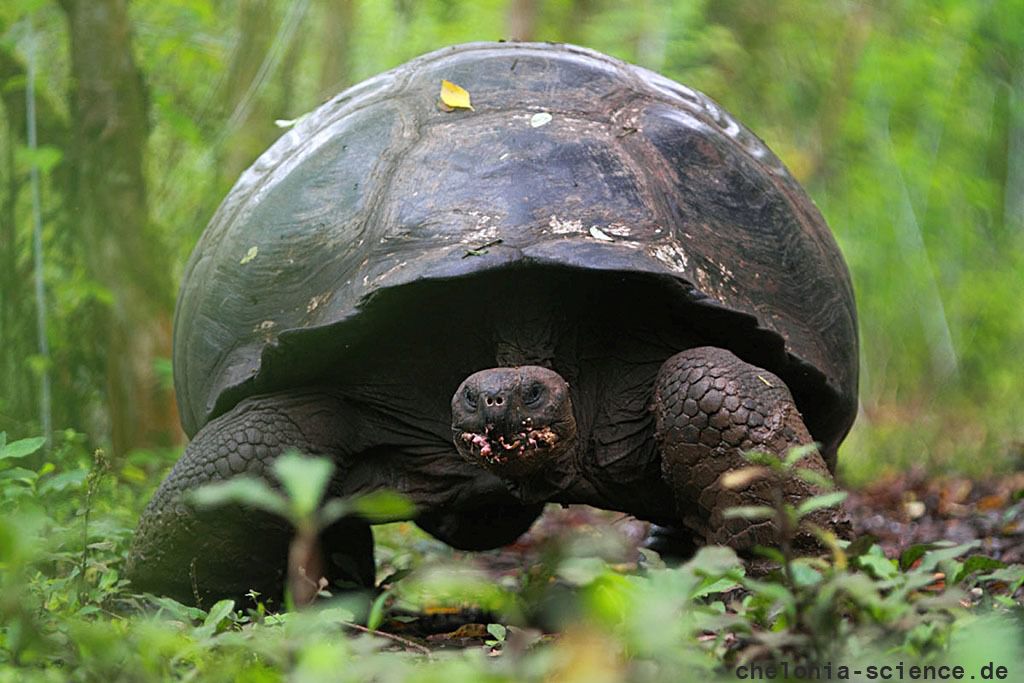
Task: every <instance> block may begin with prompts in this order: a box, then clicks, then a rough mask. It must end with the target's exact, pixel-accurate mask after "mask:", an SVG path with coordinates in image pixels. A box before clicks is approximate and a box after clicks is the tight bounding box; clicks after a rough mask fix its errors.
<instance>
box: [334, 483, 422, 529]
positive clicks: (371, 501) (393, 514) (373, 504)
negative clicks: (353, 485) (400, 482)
mask: <svg viewBox="0 0 1024 683" xmlns="http://www.w3.org/2000/svg"><path fill="white" fill-rule="evenodd" d="M350 505H351V506H352V509H353V511H355V512H356V513H357V514H359V515H360V516H362V517H364V518H365V519H366V520H367V521H369V522H371V523H373V524H382V523H385V522H397V521H401V520H406V519H409V518H411V517H413V516H414V515H415V513H416V506H415V505H413V504H412V502H410V501H409V499H408V498H406V497H405V496H403V495H402V494H400V493H396V492H395V491H388V490H380V491H374V492H373V493H368V494H366V495H364V496H359V497H358V498H355V499H354V500H352V501H350Z"/></svg>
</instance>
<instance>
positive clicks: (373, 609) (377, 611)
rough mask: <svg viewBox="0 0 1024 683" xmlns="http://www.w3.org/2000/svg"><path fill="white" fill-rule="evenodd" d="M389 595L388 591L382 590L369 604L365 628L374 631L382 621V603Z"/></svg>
mask: <svg viewBox="0 0 1024 683" xmlns="http://www.w3.org/2000/svg"><path fill="white" fill-rule="evenodd" d="M390 596H391V593H390V591H384V592H383V593H381V594H380V595H378V596H377V598H376V599H375V600H374V601H373V604H372V605H370V614H369V616H367V617H366V628H368V629H373V630H374V631H376V630H377V629H378V628H380V625H381V624H383V623H384V603H385V602H387V599H388V598H389V597H390Z"/></svg>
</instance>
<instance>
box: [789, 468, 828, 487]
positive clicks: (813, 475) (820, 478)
mask: <svg viewBox="0 0 1024 683" xmlns="http://www.w3.org/2000/svg"><path fill="white" fill-rule="evenodd" d="M793 473H794V474H796V476H798V477H800V478H801V479H803V480H804V481H806V482H807V483H808V484H810V485H811V486H817V487H818V488H821V489H825V490H826V491H831V490H832V489H834V488H835V487H836V483H835V482H834V481H833V480H832V479H830V478H829V477H827V476H825V475H824V474H822V473H821V472H817V471H815V470H811V469H807V468H806V467H797V468H796V469H795V470H793Z"/></svg>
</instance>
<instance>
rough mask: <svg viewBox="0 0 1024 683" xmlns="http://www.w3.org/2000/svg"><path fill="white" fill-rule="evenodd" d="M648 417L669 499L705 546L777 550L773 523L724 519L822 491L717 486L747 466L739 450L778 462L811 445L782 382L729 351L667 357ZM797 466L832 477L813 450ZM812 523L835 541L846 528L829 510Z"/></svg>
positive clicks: (800, 486) (772, 483)
mask: <svg viewBox="0 0 1024 683" xmlns="http://www.w3.org/2000/svg"><path fill="white" fill-rule="evenodd" d="M654 413H655V423H656V425H655V437H656V440H657V442H658V445H659V449H660V452H661V458H662V474H663V476H664V478H665V480H666V481H667V482H668V484H669V486H671V487H672V490H673V492H674V494H675V498H676V503H677V507H678V512H679V513H680V518H681V519H682V520H684V522H685V523H686V524H687V525H688V526H690V527H692V528H694V529H695V530H696V531H697V532H698V534H699V535H702V536H703V537H704V540H705V541H706V542H708V543H719V544H724V545H729V546H732V547H734V548H736V549H744V550H746V549H750V548H752V547H753V546H755V545H776V544H777V543H778V531H777V529H776V528H775V525H774V523H773V522H770V521H767V522H766V521H757V522H751V521H748V520H745V519H740V518H731V519H727V518H725V517H724V515H723V513H724V512H725V510H727V509H728V508H731V507H735V506H741V505H743V506H746V505H769V506H773V505H774V504H775V501H776V500H777V499H778V496H779V495H780V494H781V496H782V498H783V499H784V500H786V501H788V502H790V503H794V504H796V503H799V501H800V500H802V499H805V498H808V497H810V496H813V495H816V494H818V493H821V490H820V489H819V488H817V487H815V486H812V485H811V484H809V483H807V482H806V481H804V480H803V479H800V478H798V477H795V476H785V477H761V478H756V479H754V480H753V481H751V482H749V483H747V484H746V485H743V486H740V487H738V488H726V487H724V486H722V484H721V482H720V477H721V476H722V475H723V474H725V473H726V472H728V471H730V470H735V469H738V468H741V467H745V466H747V465H749V464H750V463H749V462H748V461H747V460H746V459H745V458H744V457H743V455H742V454H743V453H744V452H745V451H749V450H758V451H765V452H768V453H772V454H775V455H777V456H779V457H780V458H781V457H783V456H784V455H785V454H786V452H787V451H788V450H789V449H791V448H794V447H796V446H800V445H803V444H808V443H811V442H812V441H813V439H812V438H811V436H810V434H809V433H808V431H807V428H806V427H805V426H804V423H803V420H802V418H801V417H800V413H799V411H798V410H797V408H796V405H795V404H794V402H793V398H792V396H791V394H790V392H789V389H788V388H787V387H786V385H785V384H784V383H783V382H782V380H781V379H779V378H778V377H776V376H775V375H774V374H772V373H770V372H768V371H767V370H763V369H761V368H758V367H755V366H753V365H750V364H749V363H746V362H744V361H742V360H740V359H739V358H737V357H736V356H735V355H733V354H732V353H730V352H729V351H726V350H724V349H720V348H715V347H700V348H694V349H689V350H687V351H683V352H681V353H678V354H676V355H674V356H672V357H671V358H669V359H668V360H667V361H666V362H665V363H664V365H662V368H661V370H660V372H659V374H658V378H657V380H656V382H655V390H654ZM799 466H800V467H802V468H806V469H810V470H813V471H815V472H817V473H818V474H819V475H822V476H823V477H825V478H828V479H831V476H832V475H831V473H830V472H829V470H828V468H827V467H826V465H825V462H824V460H823V459H822V458H821V455H819V454H818V453H817V452H811V453H809V454H808V455H807V456H805V457H804V458H803V459H802V460H801V461H800V463H799ZM810 521H811V522H813V523H815V524H817V525H818V526H822V527H825V528H829V529H831V530H833V531H835V532H837V533H839V534H840V535H845V534H846V533H847V527H848V522H847V521H846V520H845V516H844V515H843V514H842V512H841V511H837V510H835V509H824V510H818V511H817V512H815V513H813V514H812V515H811V519H810ZM797 542H798V543H799V544H800V545H806V546H808V547H814V546H815V542H814V540H813V537H812V536H810V535H809V534H802V535H800V536H798V537H797Z"/></svg>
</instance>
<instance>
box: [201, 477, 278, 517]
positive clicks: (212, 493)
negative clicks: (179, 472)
mask: <svg viewBox="0 0 1024 683" xmlns="http://www.w3.org/2000/svg"><path fill="white" fill-rule="evenodd" d="M187 498H188V500H190V501H191V502H192V503H194V504H195V505H198V506H201V507H217V506H220V505H228V504H232V503H236V504H239V505H244V506H246V507H250V508H254V509H256V510H264V511H266V512H270V513H272V514H275V515H279V516H281V517H284V518H285V519H290V516H289V512H290V510H289V508H288V502H287V501H286V500H285V499H284V498H282V497H281V494H280V493H278V492H277V491H275V490H274V489H272V488H270V486H268V485H267V484H266V482H264V481H263V480H261V479H254V478H252V477H235V478H234V479H229V480H227V481H219V482H216V483H214V484H207V485H205V486H202V487H200V488H198V489H196V490H195V491H192V492H190V493H189V494H188V496H187Z"/></svg>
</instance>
